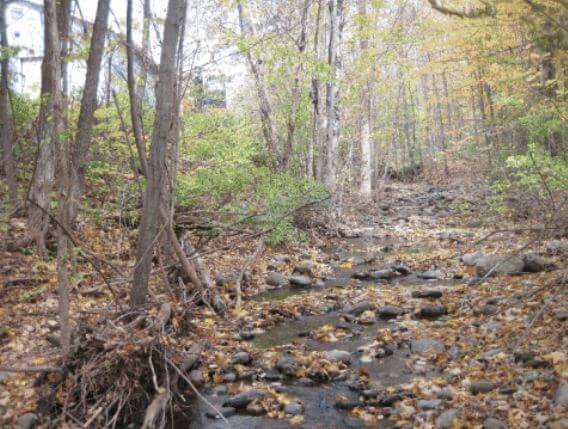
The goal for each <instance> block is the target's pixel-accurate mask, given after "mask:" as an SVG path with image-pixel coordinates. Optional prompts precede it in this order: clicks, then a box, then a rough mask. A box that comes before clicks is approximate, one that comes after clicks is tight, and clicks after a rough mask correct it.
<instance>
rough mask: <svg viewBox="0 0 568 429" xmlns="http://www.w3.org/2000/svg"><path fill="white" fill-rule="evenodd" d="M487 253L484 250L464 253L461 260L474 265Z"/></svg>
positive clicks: (468, 264)
mask: <svg viewBox="0 0 568 429" xmlns="http://www.w3.org/2000/svg"><path fill="white" fill-rule="evenodd" d="M484 257H485V254H484V253H483V252H475V253H468V254H467V255H463V256H462V258H461V260H462V262H463V263H464V264H465V265H467V266H470V267H473V266H474V265H475V264H477V261H479V260H480V259H481V258H484Z"/></svg>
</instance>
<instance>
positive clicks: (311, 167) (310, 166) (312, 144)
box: [306, 0, 322, 177]
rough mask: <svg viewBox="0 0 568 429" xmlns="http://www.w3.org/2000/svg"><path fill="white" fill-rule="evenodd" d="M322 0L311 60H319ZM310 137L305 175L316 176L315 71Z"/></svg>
mask: <svg viewBox="0 0 568 429" xmlns="http://www.w3.org/2000/svg"><path fill="white" fill-rule="evenodd" d="M321 5H322V0H318V9H317V14H316V22H315V31H314V49H313V60H314V61H317V62H319V60H320V55H319V53H320V49H319V38H320V26H321V15H322V13H321V10H322V7H321ZM311 98H312V138H311V140H310V141H309V142H308V160H307V163H306V164H307V171H306V172H307V175H308V177H316V176H317V173H316V166H315V163H314V160H315V154H314V152H315V148H316V147H318V141H319V116H320V113H321V112H320V108H321V97H320V82H319V76H318V74H317V72H313V74H312V90H311Z"/></svg>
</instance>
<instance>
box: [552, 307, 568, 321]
mask: <svg viewBox="0 0 568 429" xmlns="http://www.w3.org/2000/svg"><path fill="white" fill-rule="evenodd" d="M554 318H555V319H556V320H558V321H560V322H566V321H567V320H568V310H561V311H557V312H556V313H554Z"/></svg>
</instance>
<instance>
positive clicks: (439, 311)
mask: <svg viewBox="0 0 568 429" xmlns="http://www.w3.org/2000/svg"><path fill="white" fill-rule="evenodd" d="M446 314H448V309H447V307H446V306H445V305H426V306H424V307H422V308H421V309H420V311H419V312H418V314H417V315H416V316H417V317H419V318H422V319H435V318H437V317H440V316H444V315H446Z"/></svg>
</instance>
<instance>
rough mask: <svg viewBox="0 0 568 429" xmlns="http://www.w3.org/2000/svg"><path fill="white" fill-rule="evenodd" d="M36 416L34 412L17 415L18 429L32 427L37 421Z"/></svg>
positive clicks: (31, 428) (29, 428)
mask: <svg viewBox="0 0 568 429" xmlns="http://www.w3.org/2000/svg"><path fill="white" fill-rule="evenodd" d="M38 420H39V419H38V417H37V415H35V414H34V413H25V414H22V415H21V416H20V417H18V428H19V429H33V428H34V427H35V425H36V424H37V422H38Z"/></svg>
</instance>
